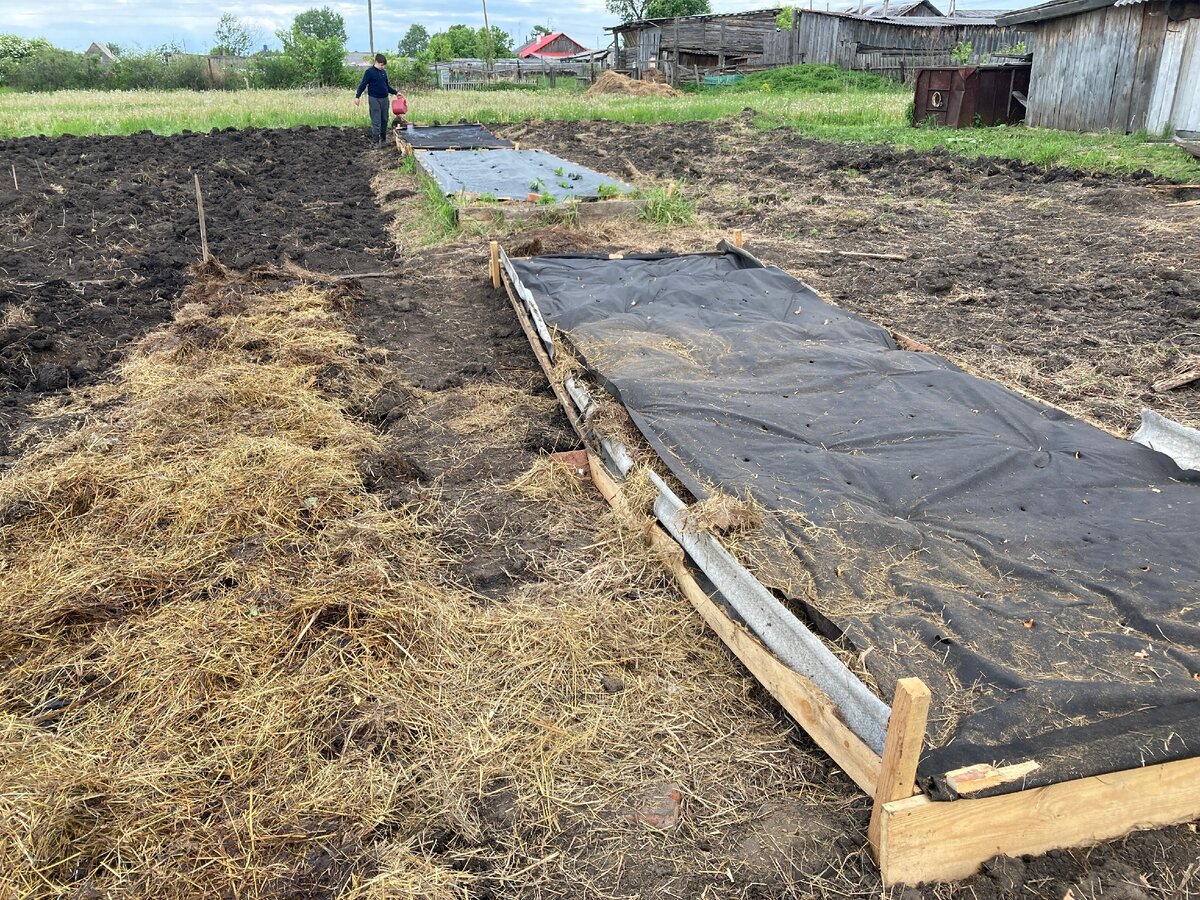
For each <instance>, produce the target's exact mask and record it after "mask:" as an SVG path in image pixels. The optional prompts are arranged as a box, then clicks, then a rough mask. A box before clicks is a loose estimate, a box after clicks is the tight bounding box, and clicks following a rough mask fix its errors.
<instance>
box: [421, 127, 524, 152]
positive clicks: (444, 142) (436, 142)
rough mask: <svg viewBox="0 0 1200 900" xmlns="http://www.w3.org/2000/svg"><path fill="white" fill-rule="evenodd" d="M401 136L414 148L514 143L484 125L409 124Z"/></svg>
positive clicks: (486, 147)
mask: <svg viewBox="0 0 1200 900" xmlns="http://www.w3.org/2000/svg"><path fill="white" fill-rule="evenodd" d="M400 136H401V138H403V139H404V140H405V141H407V142H408V144H409V146H411V147H412V148H413V149H414V150H495V149H499V148H506V147H511V146H512V145H513V142H512V141H510V140H507V139H506V138H502V137H496V135H494V134H492V133H491V132H490V131H488V130H487V129H486V128H484V127H483V126H482V125H467V124H462V125H408V126H406V127H405V129H404V130H403V131H401V132H400Z"/></svg>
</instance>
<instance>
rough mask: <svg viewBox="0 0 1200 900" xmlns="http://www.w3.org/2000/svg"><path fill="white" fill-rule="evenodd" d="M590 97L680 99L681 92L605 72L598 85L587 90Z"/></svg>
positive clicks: (666, 86)
mask: <svg viewBox="0 0 1200 900" xmlns="http://www.w3.org/2000/svg"><path fill="white" fill-rule="evenodd" d="M587 93H588V94H589V95H592V96H595V95H598V94H624V95H626V96H629V97H679V96H681V95H680V92H679V91H677V90H675V88H673V87H671V86H670V85H669V84H661V83H656V82H652V81H635V80H634V79H632V78H630V77H629V76H627V75H622V74H621V73H620V72H612V71H609V72H603V73H602V74H601V75H600V77H599V78H597V79H596V83H595V84H593V85H592V86H591V87H590V88H588V89H587Z"/></svg>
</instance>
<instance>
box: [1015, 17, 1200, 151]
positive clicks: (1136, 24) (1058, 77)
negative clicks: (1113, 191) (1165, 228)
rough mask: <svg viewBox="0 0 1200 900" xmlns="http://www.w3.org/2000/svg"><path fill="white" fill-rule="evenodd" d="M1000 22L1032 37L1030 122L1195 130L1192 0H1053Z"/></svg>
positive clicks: (1197, 80) (1197, 35)
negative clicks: (1028, 31)
mask: <svg viewBox="0 0 1200 900" xmlns="http://www.w3.org/2000/svg"><path fill="white" fill-rule="evenodd" d="M999 22H1000V24H1001V25H1011V26H1018V27H1021V28H1027V29H1030V30H1031V31H1032V32H1033V33H1034V36H1035V37H1034V42H1033V70H1032V71H1031V72H1030V81H1029V102H1028V105H1027V109H1028V115H1027V117H1026V121H1028V122H1029V124H1030V125H1041V126H1044V127H1047V128H1061V129H1065V130H1067V131H1103V130H1111V131H1116V132H1119V133H1125V132H1127V131H1138V130H1139V129H1142V128H1144V129H1146V130H1147V131H1152V132H1153V131H1160V130H1161V129H1163V128H1164V127H1167V126H1170V127H1171V128H1173V129H1175V130H1176V131H1177V132H1179V133H1182V134H1183V135H1184V136H1191V135H1193V134H1200V2H1197V0H1169V2H1168V0H1052V2H1050V3H1043V4H1041V5H1040V6H1034V7H1031V8H1029V9H1021V10H1016V11H1013V12H1007V13H1004V14H1002V15H1001V16H1000V17H999Z"/></svg>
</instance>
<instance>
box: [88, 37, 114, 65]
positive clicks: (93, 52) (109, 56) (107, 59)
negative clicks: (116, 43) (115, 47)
mask: <svg viewBox="0 0 1200 900" xmlns="http://www.w3.org/2000/svg"><path fill="white" fill-rule="evenodd" d="M83 55H84V56H92V57H96V58H97V59H99V60H100V65H101V66H108V65H111V64H112V63H114V62H116V61H117V57H116V55H115V54H114V53H113V52H112V51H111V50H109V49H108V47H107V46H106V45H104V44H101V43H98V42H96V41H92V44H91V46H90V47H88V48H87V49H86V50H84V51H83Z"/></svg>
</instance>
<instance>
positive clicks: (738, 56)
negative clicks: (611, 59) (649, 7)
mask: <svg viewBox="0 0 1200 900" xmlns="http://www.w3.org/2000/svg"><path fill="white" fill-rule="evenodd" d="M779 11H780V7H774V8H772V9H756V10H751V11H750V12H740V13H717V14H711V15H701V16H679V17H676V18H673V19H639V20H637V21H634V22H624V23H622V24H620V25H616V26H614V27H612V28H608V29H605V30H606V31H610V32H612V35H613V42H614V44H615V45H616V49H617V66H616V67H617V68H618V69H620V70H623V71H627V72H629V73H631V74H632V75H633V77H635V78H640V77H641V76H642V75H643V74H644V73H645V72H646V71H647V70H648V69H650V68H657V69H659V70H660V71H662V72H665V73H667V74H668V76H669V77H671V78H672V80H678V78H679V76H680V74H683V73H687V72H689V71H696V70H698V69H710V68H713V67H717V68H724V67H725V66H727V65H735V64H741V65H761V64H762V57H763V44H764V42H765V41H766V39H767V38H768V37H769V36H770V35H773V34H775V32H776V30H777V29H776V27H775V18H776V16H778V15H779Z"/></svg>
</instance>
